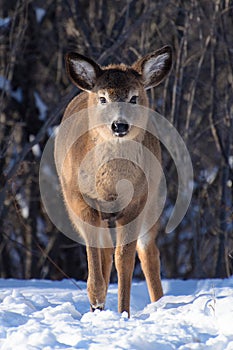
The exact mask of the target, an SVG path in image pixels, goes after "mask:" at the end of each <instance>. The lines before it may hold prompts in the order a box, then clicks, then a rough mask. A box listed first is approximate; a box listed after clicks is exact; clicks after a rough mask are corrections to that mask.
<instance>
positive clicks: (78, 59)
mask: <svg viewBox="0 0 233 350" xmlns="http://www.w3.org/2000/svg"><path fill="white" fill-rule="evenodd" d="M66 70H67V73H68V75H69V77H70V78H71V80H72V82H73V83H74V84H75V85H77V86H78V87H79V88H80V89H81V90H86V91H91V90H92V89H93V87H94V86H95V83H96V80H97V78H98V77H99V76H100V75H101V74H102V70H101V68H100V66H99V65H98V64H97V63H96V62H94V61H93V60H91V59H90V58H87V57H85V56H83V55H80V54H78V53H75V52H70V53H68V54H67V55H66Z"/></svg>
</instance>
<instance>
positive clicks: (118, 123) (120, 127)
mask: <svg viewBox="0 0 233 350" xmlns="http://www.w3.org/2000/svg"><path fill="white" fill-rule="evenodd" d="M111 128H112V131H113V133H114V135H116V136H119V137H122V136H125V135H126V134H127V133H128V131H129V124H128V123H127V121H126V120H115V121H114V122H113V123H112V125H111Z"/></svg>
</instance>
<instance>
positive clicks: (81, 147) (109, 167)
mask: <svg viewBox="0 0 233 350" xmlns="http://www.w3.org/2000/svg"><path fill="white" fill-rule="evenodd" d="M171 65H172V50H171V48H170V47H169V46H165V47H163V48H161V49H159V50H157V51H154V52H152V53H150V54H148V55H146V56H144V57H142V58H141V59H139V60H138V61H137V62H136V63H134V64H133V65H132V66H126V65H124V64H120V65H110V66H107V67H100V66H99V65H98V64H97V63H96V62H94V61H93V60H92V59H90V58H87V57H84V56H82V55H80V54H78V53H69V54H67V56H66V67H67V72H68V75H69V77H70V78H71V80H72V82H73V83H74V84H75V85H77V86H78V87H79V88H80V89H81V90H84V92H83V93H81V94H79V95H78V96H76V97H75V98H74V99H73V100H72V101H71V102H70V103H69V105H68V106H67V108H66V111H65V114H64V117H63V121H62V122H66V121H67V120H68V118H72V116H73V115H75V113H76V114H77V113H80V111H84V110H86V111H87V112H86V113H87V120H86V121H85V120H83V119H81V121H80V120H79V119H78V118H77V119H74V123H85V122H86V123H87V124H88V122H89V121H90V120H91V118H92V117H93V118H94V115H93V113H95V108H94V107H95V106H96V107H97V108H98V106H99V109H98V113H101V110H103V111H106V108H108V107H110V106H117V107H116V110H117V112H116V113H115V114H114V112H112V111H111V113H112V114H111V113H110V114H111V117H110V120H109V127H106V125H103V126H97V127H95V128H90V130H88V131H87V132H85V133H83V135H82V136H81V137H78V139H77V140H75V142H73V144H72V146H71V147H70V148H69V149H68V150H66V152H67V154H66V157H65V159H64V162H63V164H62V167H61V168H59V171H58V174H59V179H60V182H61V187H62V193H63V197H64V201H65V205H66V208H67V211H68V213H69V216H70V219H71V221H72V223H73V225H74V227H75V229H76V231H77V232H78V233H79V234H80V235H81V236H82V237H83V239H84V241H85V244H86V249H87V259H88V282H87V286H88V296H89V301H90V305H91V310H95V309H103V308H104V305H105V299H106V294H107V289H108V284H109V278H110V273H111V268H112V259H113V254H114V250H115V265H116V269H117V274H118V311H119V312H123V311H127V312H128V315H129V312H130V310H129V309H130V288H131V281H132V275H133V269H134V264H135V253H136V251H137V252H138V256H139V259H140V261H141V266H142V270H143V272H144V274H145V278H146V281H147V285H148V290H149V295H150V299H151V302H154V301H156V300H158V299H159V298H160V297H161V296H162V295H163V291H162V285H161V280H160V260H159V251H158V248H157V246H156V244H155V238H156V235H157V224H154V225H153V227H151V228H150V229H149V231H148V232H147V233H146V234H144V235H143V236H140V231H141V229H142V227H143V225H144V220H146V216H145V218H144V219H142V220H141V219H140V220H136V221H135V220H134V219H135V218H136V217H137V216H139V213H140V212H141V210H142V208H143V207H144V206H145V202H146V201H147V195H148V190H147V181H146V178H145V176H144V174H143V171H142V169H140V167H139V166H137V165H135V164H133V163H132V161H130V160H129V161H128V160H127V159H125V158H124V159H121V158H120V157H119V155H117V153H116V157H115V158H116V159H114V142H112V143H111V140H112V141H113V140H115V141H116V140H117V143H118V144H119V145H120V144H123V141H124V140H128V141H136V142H137V143H140V144H141V145H143V146H145V147H147V149H148V150H149V151H150V152H152V153H153V154H154V155H155V157H156V158H157V159H158V161H159V162H161V154H160V153H161V151H160V145H159V141H158V139H156V138H155V137H154V136H152V135H151V134H150V132H148V131H147V130H146V131H145V130H144V129H143V128H140V127H138V126H135V125H134V123H133V121H132V118H133V117H132V115H131V117H130V118H128V116H127V114H126V112H125V110H124V112H121V110H120V108H119V105H120V103H122V102H124V105H126V103H128V104H127V106H130V104H131V106H132V105H142V106H145V107H148V97H147V94H146V90H147V89H150V88H152V87H154V86H156V85H158V84H159V83H160V82H161V81H162V80H163V79H164V78H165V77H166V76H167V74H168V73H169V71H170V68H171ZM145 110H146V109H145ZM113 111H114V108H113ZM96 113H97V112H96ZM135 113H136V112H135ZM135 115H136V114H135ZM112 116H113V117H112ZM144 119H145V121H146V116H145V118H144ZM70 120H71V119H70ZM71 125H72V124H71ZM73 126H74V129H75V124H73ZM80 127H82V125H81V124H80ZM77 128H79V126H78V127H77ZM70 129H73V127H70ZM71 131H72V130H71ZM65 135H68V136H66V137H69V133H68V132H67V133H66V134H65ZM108 141H109V142H110V143H111V147H109V144H108ZM63 142H64V143H63ZM65 143H66V140H62V138H60V139H59V140H57V141H56V146H55V160H56V164H58V163H59V157H60V155H61V152H64V148H65ZM117 143H115V144H117ZM105 144H106V145H108V146H105ZM99 145H103V147H102V148H101V147H100V148H98V147H97V146H99ZM93 149H95V150H96V151H95V152H94V153H92V158H90V160H89V161H86V162H85V163H84V167H85V168H84V169H83V171H84V172H86V175H85V176H86V177H88V174H89V173H90V174H94V176H95V187H96V188H95V191H92V190H91V189H90V188H89V187H88V186H87V188H86V189H85V186H81V187H80V186H79V182H78V174H79V170H80V169H79V168H80V167H81V163H82V161H83V159H84V158H85V157H86V155H87V154H88V153H89V152H91V151H92V150H93ZM97 150H99V151H97ZM107 152H112V155H113V157H112V158H111V161H107V162H106V163H105V164H102V163H101V162H100V163H101V166H100V165H98V166H97V165H96V164H99V163H98V161H96V160H98V159H97V158H98V157H99V158H101V157H102V158H104V156H103V154H104V153H106V154H107ZM139 153H140V152H139ZM136 156H137V157H138V158H140V157H143V152H142V154H141V155H139V154H137V155H136ZM82 167H83V165H82ZM158 174H160V172H159V171H158ZM158 174H157V175H155V180H154V183H155V184H154V189H153V195H152V197H153V200H152V202H151V203H150V207H151V208H152V209H153V208H154V210H156V209H155V208H156V201H157V194H158V187H159V183H160V175H158ZM124 178H126V179H127V180H128V181H130V182H131V184H132V185H133V187H134V194H133V197H132V199H131V201H130V203H129V204H128V205H127V206H126V207H124V208H120V209H119V208H118V210H112V212H111V210H105V209H104V208H105V207H103V206H102V204H103V202H105V203H106V202H108V201H109V202H111V203H113V202H114V200H115V199H116V198H117V191H116V184H117V182H118V181H121V180H122V179H124ZM118 204H119V200H118ZM150 215H151V213H150ZM76 217H79V218H80V220H79V221H77V220H76V219H75V218H76ZM80 222H83V223H85V224H89V225H90V226H92V227H93V226H94V227H95V231H96V237H97V240H98V230H99V229H100V228H104V229H106V230H109V237H107V238H106V235H105V236H104V238H103V237H102V238H101V237H100V241H99V243H97V244H96V242H95V243H94V244H93V241H92V238H91V234H90V233H88V232H87V230H86V228H87V227H88V225H82V224H80ZM131 222H134V224H133V227H132V226H131V228H129V227H130V226H129V225H128V224H129V223H131ZM129 229H130V230H131V231H132V229H133V231H134V232H133V238H132V239H128V238H127V239H125V237H129V235H130V234H131V233H129V232H128V231H127V230H129ZM113 231H114V232H115V239H116V243H115V244H112V246H111V244H110V245H109V241H111V239H112V234H113V233H112V232H113ZM100 236H101V234H100ZM95 239H96V238H95ZM103 239H105V240H107V241H108V243H106V242H104V243H103ZM114 245H115V248H114Z"/></svg>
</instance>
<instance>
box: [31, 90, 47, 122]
mask: <svg viewBox="0 0 233 350" xmlns="http://www.w3.org/2000/svg"><path fill="white" fill-rule="evenodd" d="M34 98H35V103H36V107H37V108H38V110H39V120H42V121H43V120H45V119H46V116H47V111H48V108H47V106H46V104H45V103H44V102H43V101H42V99H41V97H40V95H39V94H38V92H34Z"/></svg>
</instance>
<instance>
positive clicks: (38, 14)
mask: <svg viewBox="0 0 233 350" xmlns="http://www.w3.org/2000/svg"><path fill="white" fill-rule="evenodd" d="M35 12H36V20H37V22H38V23H40V22H41V21H42V20H43V18H44V16H45V14H46V11H45V10H44V9H42V8H41V7H36V8H35Z"/></svg>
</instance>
